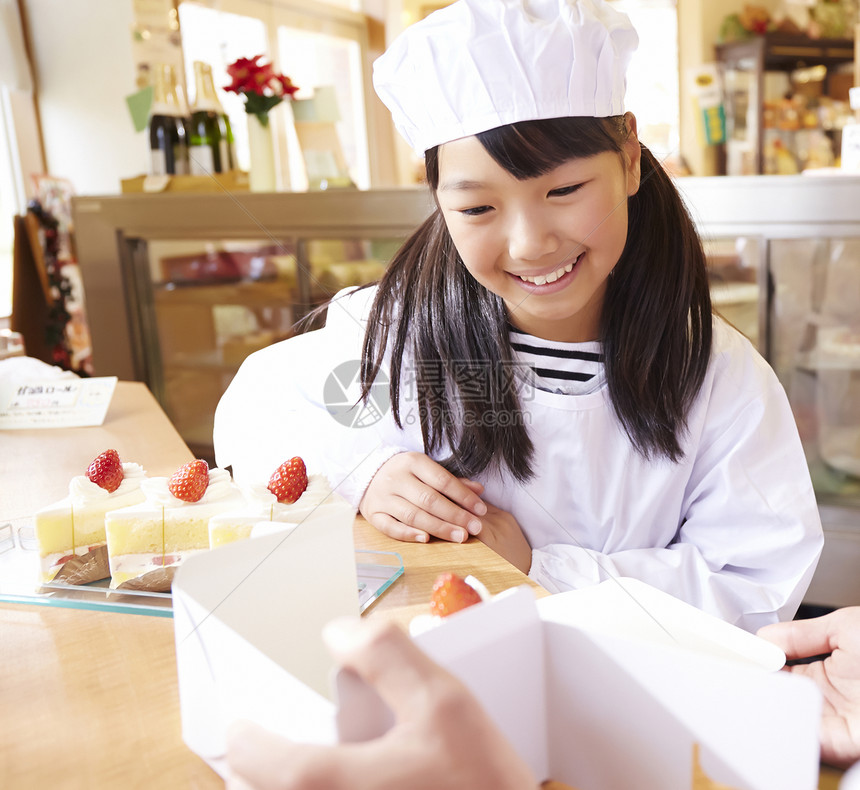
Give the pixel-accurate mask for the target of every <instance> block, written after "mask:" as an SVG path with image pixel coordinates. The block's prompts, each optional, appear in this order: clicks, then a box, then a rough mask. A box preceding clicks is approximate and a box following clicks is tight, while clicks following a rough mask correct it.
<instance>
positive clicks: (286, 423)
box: [214, 288, 823, 631]
mask: <svg viewBox="0 0 860 790" xmlns="http://www.w3.org/2000/svg"><path fill="white" fill-rule="evenodd" d="M374 294H375V289H374V288H368V289H365V290H362V291H359V292H357V293H354V294H349V295H347V294H346V292H343V293H342V294H339V295H338V297H337V298H336V300H335V302H334V303H333V304H332V305H331V306H330V308H329V311H328V317H327V322H326V326H325V327H324V328H322V329H320V330H317V331H315V332H310V333H307V334H304V335H300V336H298V337H295V338H291V339H289V340H285V341H283V342H281V343H277V344H275V345H272V346H269V347H268V348H264V349H262V350H261V351H258V352H256V353H254V354H252V355H251V356H250V357H249V358H248V359H247V360H246V361H245V362H244V363H243V365H242V367H241V368H240V370H239V372H238V373H237V374H236V377H235V379H234V380H233V382H232V383H231V385H230V387H229V388H228V390H227V392H226V393H225V394H224V396H223V398H222V400H221V402H220V403H219V405H218V409H217V411H216V414H215V432H214V442H215V456H216V461H217V463H218V465H219V466H222V467H224V466H230V467H232V469H233V474H234V477H235V479H236V480H237V482H239V483H243V482H246V481H247V482H257V481H260V480H267V479H268V477H269V476H270V475H271V473H272V471H273V470H274V469H276V468H277V467H278V466H279V465H280V464H281V463H282V462H283V461H285V460H286V459H288V458H290V457H292V456H294V455H300V456H302V457H303V458H304V459H305V462H306V463H307V466H308V469H309V470H310V471H312V472H321V473H324V474H325V475H326V476H327V477H328V478H329V480H330V481H331V483H332V485H333V486H334V488H335V490H337V491H338V493H340V494H341V495H343V496H344V497H346V498H347V499H348V500H349V501H350V502H351V503H352V504H353V505H354V506H355V507H357V506H358V503H359V501H360V500H361V497H362V496H363V494H364V491H365V489H366V487H367V485H368V484H369V482H370V480H371V478H372V477H373V475H374V474H375V473H376V471H377V470H378V469H379V467H380V466H381V465H382V464H383V463H385V461H387V460H388V459H389V458H391V457H392V456H393V455H395V454H396V453H399V452H402V451H407V450H414V451H419V452H423V449H424V448H423V443H422V439H421V430H420V425H419V421H418V419H417V415H418V410H417V407H416V406H415V404H416V400H415V395H414V386H413V383H412V382H411V381H409V380H408V379H410V377H409V376H408V375H407V376H406V379H407V380H406V381H405V382H404V383H403V386H402V387H401V420H402V423H403V426H402V428H398V427H397V426H396V425H395V423H394V420H393V418H392V415H391V411H390V409H387V408H386V403H381V404H379V411H378V412H373V411H372V412H370V413H367V412H361V413H362V414H363V417H362V419H361V422H362V423H363V424H362V427H352V426H350V425H348V424H342V423H345V422H347V420H346V419H345V418H344V417H343V415H341V416H340V418H339V419H340V421H338V420H336V419H335V417H333V416H332V414H331V413H330V411H329V408H334V407H333V406H332V404H333V403H335V402H337V401H338V400H343V399H342V398H340V397H339V396H338V393H339V392H341V391H342V386H343V385H344V382H345V378H344V376H345V375H346V378H349V375H348V374H349V373H350V371H349V370H348V369H347V368H348V367H349V366H346V367H344V366H343V364H344V363H345V362H350V361H351V362H352V369H353V372H354V371H355V370H357V361H358V360H360V359H361V349H362V342H363V337H364V330H365V326H366V316H367V313H368V310H369V306H370V303H371V301H372V299H373V296H374ZM333 371H337V375H336V376H335V375H332V372H333ZM338 377H339V378H338ZM378 386H379V389H380V391H381V393H382V395H383V396H384V397H383V399H382V400H384V401H386V402H387V382H382V383H380V384H379V385H378ZM339 387H341V389H339ZM521 387H522V389H521V391H520V397H521V405H522V414H521V415H520V418H521V419H522V420H524V421H525V424H526V425H527V428H528V431H529V435H530V437H531V439H532V441H533V443H534V446H535V454H534V461H533V469H534V471H535V476H534V478H533V479H532V480H530V481H529V482H528V483H525V484H523V483H519V482H517V481H516V480H514V479H513V478H512V476H510V475H509V474H508V473H488V472H485V473H482V474H481V475H478V476H477V478H476V479H478V480H479V481H480V482H481V483H483V485H484V494H483V498H484V499H485V500H486V501H487V502H489V503H492V504H493V505H495V506H497V507H499V508H501V509H502V510H506V511H508V512H510V513H511V514H512V515H513V516H514V517H515V518H516V520H517V522H518V523H519V525H520V526H521V528H522V530H523V532H524V534H525V536H526V538H527V539H528V541H529V544H530V545H531V547H532V565H531V570H530V573H529V575H530V577H531V578H532V579H534V580H535V581H537V582H538V583H539V584H541V585H542V586H543V587H545V588H546V589H548V590H549V591H550V592H561V591H564V590H569V589H574V588H579V587H583V586H587V585H592V584H595V583H597V582H599V581H603V580H604V579H607V578H610V577H615V576H629V577H635V578H638V579H641V580H642V581H644V582H646V583H648V584H650V585H652V586H654V587H657V588H659V589H661V590H664V591H666V592H667V593H670V594H672V595H674V596H676V597H678V598H680V599H682V600H684V601H687V602H688V603H690V604H692V605H694V606H697V607H699V608H700V609H703V610H704V611H706V612H710V613H711V614H714V615H716V616H718V617H720V618H722V619H724V620H727V621H728V622H731V623H734V624H736V625H738V626H740V627H742V628H745V629H747V630H750V631H755V630H756V629H757V628H759V627H760V626H762V625H764V624H766V623H770V622H774V621H776V620H777V619H789V618H791V617H792V616H793V615H794V613H795V611H796V610H797V607H798V606H799V604H800V602H801V599H802V597H803V594H804V592H805V591H806V588H807V587H808V585H809V582H810V580H811V578H812V573H813V571H814V569H815V566H816V563H817V561H818V557H819V554H820V552H821V547H822V545H823V536H822V530H821V522H820V518H819V515H818V510H817V507H816V503H815V497H814V494H813V490H812V483H811V481H810V476H809V471H808V467H807V464H806V460H805V457H804V454H803V450H802V448H801V444H800V439H799V437H798V433H797V428H796V426H795V423H794V419H793V416H792V413H791V410H790V408H789V404H788V400H787V398H786V395H785V392H784V390H783V389H782V386H781V385H780V384H779V382H778V380H777V378H776V376H775V374H774V373H773V371H772V370H771V368H770V367H769V366H768V365H767V363H766V362H765V361H764V360H763V359H762V358H761V357H760V356H759V354H758V353H757V352H756V351H755V349H754V348H753V347H752V345H751V344H750V343H749V341H748V340H747V339H746V338H744V337H743V336H742V335H741V334H740V333H738V332H737V331H736V330H734V329H733V328H731V327H730V326H728V325H727V324H726V323H725V322H724V321H722V320H721V319H715V321H714V343H713V352H712V358H711V362H710V365H709V367H708V371H707V374H706V376H705V380H704V383H703V384H702V388H701V391H700V392H699V394H698V396H697V398H696V400H695V402H694V403H693V406H692V408H691V410H690V413H689V416H688V426H687V431H686V434H685V436H684V437H683V439H682V448H683V450H684V453H685V457H684V459H683V460H682V461H681V462H680V463H672V462H671V461H668V460H666V459H665V458H656V459H651V460H647V459H645V458H644V457H643V456H642V455H640V454H639V453H637V452H636V450H635V449H634V448H633V447H632V445H631V444H630V441H629V439H628V438H627V435H626V434H625V432H624V430H623V429H622V427H621V426H620V424H619V423H618V420H617V418H616V416H615V413H614V411H613V409H612V405H611V403H610V401H609V394H608V389H607V387H606V386H605V385H603V386H601V387H600V388H599V389H597V390H596V391H594V392H590V393H588V394H585V395H566V394H559V393H554V392H547V391H543V390H540V389H537V388H534V387H531V386H529V385H528V384H527V383H521ZM357 392H358V390H357V387H356V386H355V385H353V388H352V391H351V393H350V394H351V395H352V400H350V402H351V403H352V402H354V400H355V396H356V394H357ZM377 395H379V392H375V393H374V397H376V396H377ZM326 401H328V402H329V407H327V406H326ZM381 412H384V414H381V416H380V413H381ZM351 414H352V415H358V414H359V410H358V408H357V409H356V410H354V411H353V412H352V413H351ZM498 417H499V420H500V424H502V425H504V424H505V422H504V420H505V419H506V417H507V415H498ZM445 455H446V453H444V452H443V453H437V454H435V456H434V457H437V459H438V458H441V457H444V456H445Z"/></svg>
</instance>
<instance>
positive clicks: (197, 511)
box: [106, 459, 243, 592]
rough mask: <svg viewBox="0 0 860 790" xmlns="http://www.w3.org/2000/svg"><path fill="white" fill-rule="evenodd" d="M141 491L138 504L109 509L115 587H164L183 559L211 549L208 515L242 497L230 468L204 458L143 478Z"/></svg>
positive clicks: (235, 504)
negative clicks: (211, 464) (163, 474)
mask: <svg viewBox="0 0 860 790" xmlns="http://www.w3.org/2000/svg"><path fill="white" fill-rule="evenodd" d="M143 493H144V495H145V497H146V498H145V501H143V502H141V503H140V504H137V505H132V506H131V507H126V508H122V509H120V510H113V511H111V512H110V513H108V514H107V518H106V529H107V548H108V557H109V560H110V575H111V587H113V588H119V589H132V590H150V591H163V592H166V591H168V590H170V585H171V583H172V581H173V575H174V573H175V572H176V568H177V567H178V566H179V565H180V564H181V563H182V562H183V560H184V559H185V558H186V557H188V556H190V555H191V554H194V553H196V552H199V551H206V550H208V549H209V520H210V519H211V518H212V517H213V516H215V515H217V514H219V513H223V512H225V511H228V510H235V509H236V508H238V507H239V506H240V505H241V503H242V501H243V498H242V494H241V492H240V491H239V489H238V488H237V487H236V485H234V483H233V481H232V480H231V478H230V473H229V472H228V471H226V470H225V469H218V468H215V469H211V470H210V469H209V466H208V464H207V463H206V461H203V460H201V459H197V460H194V461H190V462H188V463H187V464H184V465H183V466H181V467H180V468H179V469H178V470H177V471H176V472H174V474H173V475H172V476H171V477H170V478H167V477H153V478H150V479H149V480H146V481H144V484H143Z"/></svg>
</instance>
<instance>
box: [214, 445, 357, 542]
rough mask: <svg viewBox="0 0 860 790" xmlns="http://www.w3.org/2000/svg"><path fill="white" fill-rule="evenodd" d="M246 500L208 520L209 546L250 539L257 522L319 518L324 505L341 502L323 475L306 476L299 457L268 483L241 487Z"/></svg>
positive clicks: (278, 471) (295, 522) (277, 471)
mask: <svg viewBox="0 0 860 790" xmlns="http://www.w3.org/2000/svg"><path fill="white" fill-rule="evenodd" d="M242 493H243V494H244V498H245V501H244V503H243V504H242V506H241V507H240V508H237V509H236V510H232V511H230V512H228V513H222V514H219V515H217V516H213V517H212V518H211V519H210V520H209V545H210V546H211V547H212V548H213V549H214V548H216V547H217V546H223V545H224V544H226V543H233V542H234V541H237V540H245V539H246V538H249V537H251V535H252V533H253V532H254V526H255V525H256V524H259V523H260V522H286V523H290V524H299V523H301V522H303V521H306V520H308V519H312V518H315V516H316V515H322V514H324V513H325V512H326V510H327V507H326V506H327V505H330V504H333V503H335V502H337V503H343V501H344V500H343V499H342V498H341V497H340V496H338V495H337V494H335V493H333V492H332V490H331V485H329V482H328V480H327V479H326V478H325V477H324V476H323V475H310V476H308V473H307V469H306V468H305V462H304V461H303V460H302V459H301V458H299V457H298V456H296V457H294V458H291V459H290V460H289V461H285V462H284V463H282V464H281V465H280V466H279V467H278V468H277V469H276V470H275V471H274V473H273V474H272V476H271V478H270V479H269V482H268V483H267V484H265V485H264V484H262V483H260V484H257V485H249V486H242Z"/></svg>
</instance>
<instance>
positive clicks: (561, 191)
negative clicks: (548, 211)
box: [547, 184, 582, 197]
mask: <svg viewBox="0 0 860 790" xmlns="http://www.w3.org/2000/svg"><path fill="white" fill-rule="evenodd" d="M581 186H582V184H572V185H571V186H569V187H559V188H558V189H551V190H550V191H549V192H547V196H548V197H564V196H565V195H572V194H573V193H574V192H576V190H577V189H579V188H580V187H581Z"/></svg>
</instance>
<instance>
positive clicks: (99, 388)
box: [0, 376, 117, 430]
mask: <svg viewBox="0 0 860 790" xmlns="http://www.w3.org/2000/svg"><path fill="white" fill-rule="evenodd" d="M116 382H117V378H116V376H107V377H104V378H89V379H77V378H76V379H46V380H43V381H14V382H12V381H9V382H2V383H0V430H11V429H16V428H78V427H82V426H85V425H101V424H102V423H103V422H104V419H105V415H106V414H107V410H108V406H109V405H110V401H111V398H112V397H113V391H114V388H115V387H116Z"/></svg>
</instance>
